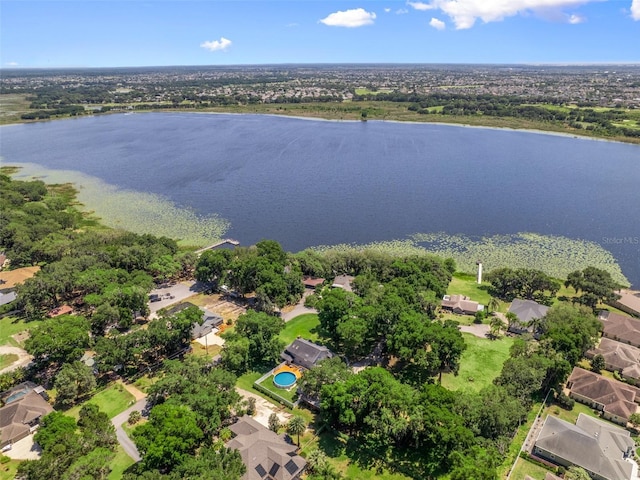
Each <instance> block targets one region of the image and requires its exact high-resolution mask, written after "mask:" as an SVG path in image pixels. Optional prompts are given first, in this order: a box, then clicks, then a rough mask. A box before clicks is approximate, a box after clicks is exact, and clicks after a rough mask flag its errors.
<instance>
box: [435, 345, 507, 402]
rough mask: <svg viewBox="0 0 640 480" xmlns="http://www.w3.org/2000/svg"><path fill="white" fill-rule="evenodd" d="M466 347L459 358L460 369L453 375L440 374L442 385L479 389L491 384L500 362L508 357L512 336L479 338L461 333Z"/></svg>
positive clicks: (450, 387) (499, 367) (499, 368)
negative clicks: (492, 338) (493, 338)
mask: <svg viewBox="0 0 640 480" xmlns="http://www.w3.org/2000/svg"><path fill="white" fill-rule="evenodd" d="M462 336H463V337H464V341H465V343H466V344H467V349H466V350H465V351H464V352H463V353H462V358H461V359H460V371H459V372H458V375H457V376H455V375H454V374H453V373H447V374H444V375H443V376H442V386H443V387H445V388H447V389H449V390H462V389H470V390H475V391H479V390H481V389H482V388H484V387H486V386H488V385H491V383H492V382H493V379H494V378H496V377H497V376H498V375H499V374H500V371H501V370H502V364H503V363H504V362H505V360H507V358H509V349H510V348H511V345H513V341H514V340H513V338H511V337H502V338H499V339H497V340H489V339H487V338H480V337H476V336H475V335H472V334H470V333H463V334H462Z"/></svg>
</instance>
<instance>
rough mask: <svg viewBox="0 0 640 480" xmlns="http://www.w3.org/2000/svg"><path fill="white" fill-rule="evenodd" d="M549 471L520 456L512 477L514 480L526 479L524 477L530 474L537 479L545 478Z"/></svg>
mask: <svg viewBox="0 0 640 480" xmlns="http://www.w3.org/2000/svg"><path fill="white" fill-rule="evenodd" d="M548 471H549V470H547V469H546V468H542V467H540V466H538V465H536V464H535V463H532V462H530V461H528V460H525V459H524V458H518V461H517V462H516V466H515V468H514V469H513V473H512V474H511V478H512V480H524V478H525V477H526V476H527V475H529V476H530V477H531V478H533V479H535V480H544V477H545V475H546V474H547V472H548Z"/></svg>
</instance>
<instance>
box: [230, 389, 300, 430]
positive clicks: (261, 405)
mask: <svg viewBox="0 0 640 480" xmlns="http://www.w3.org/2000/svg"><path fill="white" fill-rule="evenodd" d="M236 391H237V392H238V393H239V394H240V396H241V397H242V398H244V399H245V400H246V399H249V398H255V399H256V414H255V415H254V416H253V419H254V420H255V421H256V422H258V423H259V424H261V425H264V426H265V427H267V428H269V417H270V416H271V414H272V413H275V414H276V415H278V419H279V420H280V423H281V424H283V425H284V424H286V423H288V422H289V420H290V419H291V417H292V415H291V414H290V413H289V412H287V411H286V410H285V409H284V407H277V406H275V405H274V404H272V403H271V402H269V401H268V400H265V399H264V398H262V397H261V396H259V395H256V394H254V393H251V392H248V391H246V390H243V389H241V388H238V387H236Z"/></svg>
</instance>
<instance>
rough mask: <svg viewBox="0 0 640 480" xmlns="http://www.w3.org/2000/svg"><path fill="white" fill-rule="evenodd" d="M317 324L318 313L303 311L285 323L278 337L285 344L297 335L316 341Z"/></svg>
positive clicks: (318, 322)
mask: <svg viewBox="0 0 640 480" xmlns="http://www.w3.org/2000/svg"><path fill="white" fill-rule="evenodd" d="M319 326H320V320H318V315H316V314H315V313H304V314H302V315H298V316H297V317H296V318H294V319H293V320H291V321H289V322H287V323H286V324H285V326H284V330H282V332H280V339H281V340H282V341H284V342H285V343H286V344H287V345H289V344H290V343H291V342H293V341H294V340H295V339H296V338H298V337H302V338H306V339H307V340H311V341H316V340H318V327H319Z"/></svg>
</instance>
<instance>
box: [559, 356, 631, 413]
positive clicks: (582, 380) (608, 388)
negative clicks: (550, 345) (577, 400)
mask: <svg viewBox="0 0 640 480" xmlns="http://www.w3.org/2000/svg"><path fill="white" fill-rule="evenodd" d="M567 387H568V388H569V389H570V390H571V393H572V394H576V395H580V396H582V397H585V398H589V399H591V400H593V401H594V402H597V403H600V404H602V405H604V411H605V412H608V413H612V414H614V415H617V416H618V417H621V418H623V419H627V420H628V419H629V416H630V415H631V414H632V413H635V412H636V409H637V405H636V403H635V402H636V401H637V400H640V389H638V388H637V387H634V386H631V385H628V384H626V383H622V382H618V381H617V380H610V379H608V378H605V377H603V376H602V375H598V374H597V373H594V372H590V371H589V370H585V369H583V368H579V367H575V368H574V369H573V372H571V376H570V377H569V378H568V380H567Z"/></svg>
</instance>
